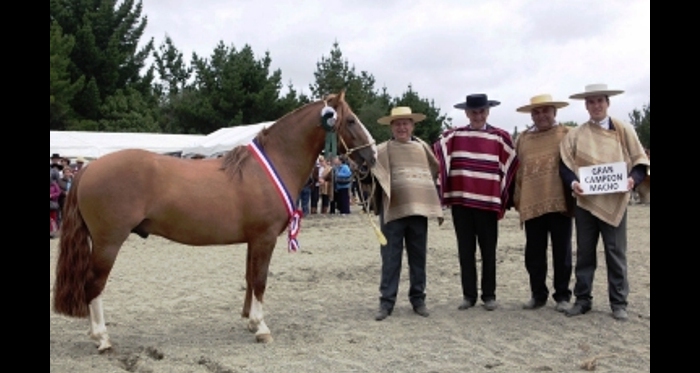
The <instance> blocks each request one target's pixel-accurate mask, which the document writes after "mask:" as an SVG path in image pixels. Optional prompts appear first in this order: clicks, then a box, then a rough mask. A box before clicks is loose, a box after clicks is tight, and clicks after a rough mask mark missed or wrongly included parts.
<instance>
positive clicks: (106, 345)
mask: <svg viewBox="0 0 700 373" xmlns="http://www.w3.org/2000/svg"><path fill="white" fill-rule="evenodd" d="M111 348H112V344H111V343H109V341H100V345H99V346H97V351H98V352H105V351H107V350H109V349H111Z"/></svg>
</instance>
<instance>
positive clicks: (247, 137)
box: [182, 122, 275, 158]
mask: <svg viewBox="0 0 700 373" xmlns="http://www.w3.org/2000/svg"><path fill="white" fill-rule="evenodd" d="M273 123H275V122H262V123H257V124H249V125H246V126H234V127H225V128H220V129H218V130H216V131H214V132H212V133H210V134H208V135H207V136H206V137H205V138H204V139H202V140H201V141H199V142H198V143H197V144H195V145H193V146H189V147H185V148H183V149H182V157H188V158H189V157H192V156H195V155H203V156H205V157H216V156H219V155H221V154H224V153H226V152H227V151H229V150H231V149H233V148H235V147H236V146H239V145H245V144H247V143H249V142H250V141H251V140H253V138H255V136H256V135H257V134H258V132H260V131H262V130H263V128H266V127H269V126H271V125H272V124H273Z"/></svg>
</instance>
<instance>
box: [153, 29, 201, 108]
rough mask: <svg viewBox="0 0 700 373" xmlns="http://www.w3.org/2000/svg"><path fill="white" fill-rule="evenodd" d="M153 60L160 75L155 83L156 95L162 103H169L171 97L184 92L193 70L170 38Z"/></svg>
mask: <svg viewBox="0 0 700 373" xmlns="http://www.w3.org/2000/svg"><path fill="white" fill-rule="evenodd" d="M153 58H154V60H155V69H156V71H157V72H158V75H159V80H158V81H157V82H156V83H154V87H155V91H156V94H157V95H158V96H159V98H160V99H161V102H163V101H164V102H168V99H169V97H170V96H171V95H177V94H179V93H181V92H182V91H184V89H185V87H186V86H187V84H188V81H189V80H190V78H191V77H192V68H191V67H189V66H187V64H186V63H185V62H184V61H183V59H182V52H180V51H179V50H178V49H177V48H176V47H175V45H174V44H173V40H172V39H171V38H170V36H166V37H165V41H164V42H163V43H162V44H161V45H160V47H159V48H158V50H157V51H154V52H153Z"/></svg>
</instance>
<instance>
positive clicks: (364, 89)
mask: <svg viewBox="0 0 700 373" xmlns="http://www.w3.org/2000/svg"><path fill="white" fill-rule="evenodd" d="M314 77H315V78H316V81H315V82H314V84H309V89H310V90H311V93H312V98H313V99H320V98H322V97H324V96H326V95H328V94H331V93H338V92H340V91H341V90H345V101H347V103H348V104H349V105H350V107H351V108H352V109H353V111H354V112H355V114H359V113H361V112H362V108H363V106H364V105H365V104H367V103H370V102H372V101H373V100H374V99H375V98H376V96H377V94H376V92H374V76H372V75H371V74H369V73H368V72H366V71H362V72H360V73H359V74H357V73H356V72H355V67H354V66H350V64H349V63H348V60H347V59H343V52H342V51H341V50H340V47H339V45H338V42H337V41H336V42H334V43H333V49H331V53H330V56H329V57H328V58H326V57H325V56H321V61H319V62H317V63H316V71H315V72H314Z"/></svg>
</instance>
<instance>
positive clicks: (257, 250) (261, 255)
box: [244, 237, 276, 343]
mask: <svg viewBox="0 0 700 373" xmlns="http://www.w3.org/2000/svg"><path fill="white" fill-rule="evenodd" d="M265 241H270V242H255V243H253V242H250V243H248V265H247V268H246V282H247V288H246V304H245V305H244V313H245V311H246V309H245V306H246V305H248V304H249V309H248V311H249V312H248V330H250V331H252V332H255V339H256V340H257V341H258V342H263V343H268V342H272V335H271V334H270V329H268V327H267V325H266V324H265V320H264V318H263V317H264V312H263V295H264V294H265V287H266V286H267V274H268V269H269V266H270V258H271V257H272V251H273V250H274V248H275V241H276V240H275V239H274V237H273V239H272V240H265ZM249 299H250V301H249V303H248V300H249Z"/></svg>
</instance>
